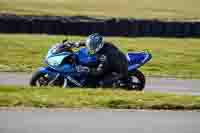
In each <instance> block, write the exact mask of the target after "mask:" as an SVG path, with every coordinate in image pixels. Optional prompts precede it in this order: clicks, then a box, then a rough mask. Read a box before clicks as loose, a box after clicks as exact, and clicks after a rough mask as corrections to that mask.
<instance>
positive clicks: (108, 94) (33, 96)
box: [0, 86, 200, 110]
mask: <svg viewBox="0 0 200 133" xmlns="http://www.w3.org/2000/svg"><path fill="white" fill-rule="evenodd" d="M20 106H23V107H48V108H114V109H170V110H178V109H181V110H192V109H200V97H199V96H187V95H174V94H162V93H153V92H134V91H132V92H131V91H124V90H109V89H106V90H102V89H97V90H96V89H95V90H94V89H77V88H76V89H61V88H24V87H9V86H0V107H20Z"/></svg>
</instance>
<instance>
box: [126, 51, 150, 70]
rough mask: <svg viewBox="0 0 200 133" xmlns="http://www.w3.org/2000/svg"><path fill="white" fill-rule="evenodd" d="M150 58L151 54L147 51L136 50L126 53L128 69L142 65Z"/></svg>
mask: <svg viewBox="0 0 200 133" xmlns="http://www.w3.org/2000/svg"><path fill="white" fill-rule="evenodd" d="M151 58H152V56H151V54H150V53H148V52H138V53H128V54H127V59H128V63H129V66H128V71H133V70H136V69H138V68H139V67H141V66H143V65H144V64H145V63H147V62H148V61H149V60H150V59H151Z"/></svg>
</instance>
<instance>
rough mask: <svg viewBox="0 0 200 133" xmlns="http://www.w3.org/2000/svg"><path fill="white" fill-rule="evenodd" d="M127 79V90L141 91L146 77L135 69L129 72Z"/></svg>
mask: <svg viewBox="0 0 200 133" xmlns="http://www.w3.org/2000/svg"><path fill="white" fill-rule="evenodd" d="M129 79H130V81H129V85H128V89H129V90H138V91H142V90H143V89H144V88H145V85H146V78H145V76H144V74H143V73H142V72H141V71H139V70H136V71H134V72H131V73H129ZM135 80H136V81H135Z"/></svg>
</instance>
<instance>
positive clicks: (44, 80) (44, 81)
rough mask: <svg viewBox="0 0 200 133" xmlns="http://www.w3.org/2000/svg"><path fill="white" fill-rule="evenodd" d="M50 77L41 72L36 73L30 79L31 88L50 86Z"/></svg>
mask: <svg viewBox="0 0 200 133" xmlns="http://www.w3.org/2000/svg"><path fill="white" fill-rule="evenodd" d="M48 82H49V80H48V76H47V74H46V73H44V72H41V71H36V72H35V73H33V75H32V77H31V79H30V83H29V84H30V86H47V85H48Z"/></svg>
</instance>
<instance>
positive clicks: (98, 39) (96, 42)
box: [86, 33, 104, 54]
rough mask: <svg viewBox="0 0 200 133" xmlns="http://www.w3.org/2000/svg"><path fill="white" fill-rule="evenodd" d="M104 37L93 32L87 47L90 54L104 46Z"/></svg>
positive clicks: (87, 41) (88, 39)
mask: <svg viewBox="0 0 200 133" xmlns="http://www.w3.org/2000/svg"><path fill="white" fill-rule="evenodd" d="M103 45H104V42H103V37H102V36H101V35H99V34H98V33H95V34H91V35H90V36H89V37H88V38H87V40H86V47H87V48H88V49H89V53H90V54H96V53H97V52H98V51H100V49H101V48H103Z"/></svg>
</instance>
